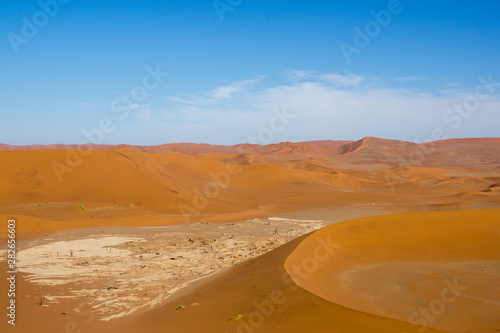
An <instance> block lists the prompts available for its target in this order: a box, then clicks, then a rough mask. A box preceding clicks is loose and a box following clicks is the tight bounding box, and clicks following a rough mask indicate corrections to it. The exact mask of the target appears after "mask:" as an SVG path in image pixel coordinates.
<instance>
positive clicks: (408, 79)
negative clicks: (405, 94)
mask: <svg viewBox="0 0 500 333" xmlns="http://www.w3.org/2000/svg"><path fill="white" fill-rule="evenodd" d="M424 79H425V78H424V77H423V76H403V77H398V78H396V81H397V82H418V81H422V80H424Z"/></svg>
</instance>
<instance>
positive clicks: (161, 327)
mask: <svg viewBox="0 0 500 333" xmlns="http://www.w3.org/2000/svg"><path fill="white" fill-rule="evenodd" d="M302 240H304V237H302V238H299V239H297V240H295V241H292V242H290V243H288V244H286V245H284V246H282V247H280V248H278V249H276V250H274V251H272V252H270V253H268V254H265V255H263V256H261V257H259V258H257V259H253V260H250V261H248V262H246V263H244V264H242V265H239V266H238V267H236V268H234V269H232V270H230V271H229V272H227V273H225V274H223V275H222V276H220V277H218V278H216V279H213V280H212V281H209V282H208V283H206V284H204V285H202V286H200V287H199V288H198V289H196V290H194V291H192V292H190V293H187V294H186V293H184V294H185V295H184V296H181V297H179V298H178V299H175V300H173V301H171V302H169V303H167V304H165V305H163V306H161V307H159V308H157V309H152V310H150V311H147V312H145V313H143V314H139V315H136V316H132V317H129V318H124V319H119V320H117V321H115V322H111V323H109V324H108V326H106V327H101V326H99V325H96V326H91V327H89V328H90V329H91V330H94V332H111V331H113V332H124V333H128V332H138V331H143V332H152V333H154V332H163V331H165V330H167V331H169V332H183V333H184V332H185V333H195V332H228V333H231V332H234V333H241V332H289V333H304V332H315V333H320V332H325V333H326V332H328V333H332V332H333V333H340V332H345V333H347V332H351V333H352V332H373V333H376V332H380V333H401V332H405V331H406V332H413V327H412V326H411V325H410V324H408V323H405V322H403V321H398V320H394V319H389V318H384V317H381V316H376V315H372V314H367V313H363V312H359V311H356V310H351V309H349V308H346V307H343V306H340V305H336V304H333V303H331V302H328V301H326V300H324V299H322V298H320V297H318V296H316V295H314V294H312V293H310V292H308V291H305V290H304V289H302V288H299V287H298V286H297V285H296V284H295V283H294V282H293V281H292V280H291V278H290V276H289V275H288V273H287V272H286V271H285V270H284V264H285V260H286V258H287V257H288V256H289V255H290V254H291V253H292V252H293V251H294V249H295V248H296V246H297V245H299V244H300V242H301V241H302ZM179 305H184V306H185V308H184V309H182V310H176V308H177V307H178V306H179ZM237 315H241V318H240V319H239V320H235V321H230V320H229V319H230V318H232V317H234V316H237ZM426 332H428V333H437V332H441V331H439V330H435V329H431V328H429V329H427V330H426Z"/></svg>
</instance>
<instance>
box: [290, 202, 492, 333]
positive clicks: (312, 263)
mask: <svg viewBox="0 0 500 333" xmlns="http://www.w3.org/2000/svg"><path fill="white" fill-rule="evenodd" d="M322 242H327V243H328V244H331V251H330V253H328V252H326V251H325V250H323V249H320V250H321V251H318V246H319V245H321V244H322ZM285 268H286V270H287V272H288V273H289V274H290V275H291V277H292V278H293V280H294V282H295V283H297V284H298V285H299V286H301V287H302V288H304V289H306V290H308V291H310V292H312V293H313V294H315V295H318V296H320V297H321V298H323V299H326V300H329V301H331V302H333V303H335V304H339V305H343V306H346V307H348V308H351V309H355V310H359V311H363V312H366V313H372V314H375V315H379V316H384V317H388V318H393V319H398V320H402V321H409V322H410V323H412V324H414V326H415V327H416V328H414V330H415V329H418V328H421V327H424V326H425V327H433V328H437V329H441V330H443V331H446V332H476V331H478V332H488V331H491V332H493V331H495V330H496V329H499V327H500V317H499V313H500V285H499V284H498V281H500V210H478V211H460V212H432V213H419V214H406V215H392V216H383V217H374V218H364V219H360V220H353V221H348V222H345V223H339V224H335V225H332V226H330V227H327V228H324V229H322V230H320V231H318V232H315V233H313V234H312V235H311V236H309V237H308V238H306V239H305V240H304V241H303V242H301V243H300V244H299V245H298V246H297V248H296V249H295V251H294V252H293V253H292V254H291V255H290V256H289V257H288V258H287V260H286V262H285ZM425 311H427V312H425ZM426 313H427V315H426Z"/></svg>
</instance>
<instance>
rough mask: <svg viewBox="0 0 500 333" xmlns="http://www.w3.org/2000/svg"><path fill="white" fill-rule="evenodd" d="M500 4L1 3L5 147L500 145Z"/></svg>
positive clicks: (0, 125) (0, 103)
mask: <svg viewBox="0 0 500 333" xmlns="http://www.w3.org/2000/svg"><path fill="white" fill-rule="evenodd" d="M499 12H500V3H499V2H498V1H493V0H485V1H481V2H479V3H472V2H466V1H439V2H436V1H426V0H420V1H411V0H401V1H398V0H390V1H333V0H329V1H326V0H325V1H320V0H307V1H306V0H303V1H298V0H282V1H278V0H275V1H273V0H217V1H213V0H162V1H147V0H141V1H139V0H137V1H128V0H122V1H106V0H99V1H94V0H85V1H84V0H41V1H31V0H2V1H0V13H1V15H0V143H6V144H16V145H27V144H52V143H63V144H77V143H85V142H93V143H105V144H122V143H126V144H138V145H158V144H163V143H173V142H194V143H209V144H224V145H228V144H238V143H244V142H252V143H259V144H268V143H276V142H283V141H292V142H297V141H308V140H359V139H361V138H363V137H365V136H374V137H381V138H386V139H398V140H406V141H413V142H424V141H430V140H436V139H443V138H463V137H498V136H500V135H499V130H498V128H499V127H498V123H499V119H500V117H499V114H500V66H499V64H500V62H499V59H500V20H498V13H499Z"/></svg>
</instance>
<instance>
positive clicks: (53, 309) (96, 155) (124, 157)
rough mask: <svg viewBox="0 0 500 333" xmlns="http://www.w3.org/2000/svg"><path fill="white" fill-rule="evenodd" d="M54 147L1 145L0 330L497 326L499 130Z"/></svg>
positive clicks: (453, 329)
mask: <svg viewBox="0 0 500 333" xmlns="http://www.w3.org/2000/svg"><path fill="white" fill-rule="evenodd" d="M69 148H70V147H64V146H50V147H39V146H38V147H12V146H2V147H0V150H3V151H0V156H1V158H2V161H6V163H2V164H1V165H0V173H1V174H2V178H1V179H0V198H1V199H0V220H2V221H4V223H2V224H3V225H5V228H2V230H0V269H1V270H2V272H5V273H2V274H3V276H5V277H6V276H7V273H6V272H7V271H8V267H7V235H8V230H7V221H8V220H9V219H11V218H15V219H16V236H17V239H16V240H17V243H16V251H17V260H16V264H17V271H18V273H17V284H16V306H17V313H16V326H12V325H8V324H7V320H6V319H5V318H4V319H3V320H2V323H1V324H0V325H1V326H0V327H1V328H2V332H4V331H6V332H32V331H37V332H138V331H143V332H178V333H183V332H398V333H403V332H407V333H412V332H419V333H422V332H424V331H425V332H457V333H458V332H485V333H486V332H498V331H500V287H499V283H498V281H500V160H499V159H498V156H500V140H499V139H461V140H446V141H438V142H434V143H427V144H420V145H416V144H412V143H408V142H400V141H392V140H382V139H376V138H365V139H363V140H360V141H358V142H335V141H321V142H308V143H282V144H278V145H269V146H252V145H240V146H209V145H191V144H178V145H164V146H158V147H140V146H120V147H113V146H93V147H86V148H85V152H86V155H78V154H80V153H81V152H82V151H83V148H82V147H73V148H74V149H73V150H69ZM87 148H88V150H87ZM79 151H81V152H80V153H79ZM75 154H77V155H75ZM68 156H69V157H68ZM75 156H76V157H77V156H80V159H78V158H76V157H75ZM61 165H63V166H65V167H66V168H67V169H64V168H63V169H60V167H61ZM61 170H65V171H61ZM69 170H71V171H69ZM8 289H9V284H8V281H7V279H6V278H3V279H1V280H0V290H1V295H2V296H1V300H2V304H4V305H5V306H7V305H8V301H9V299H8V298H7V297H6V296H7V291H8ZM4 309H5V307H4ZM3 317H6V316H5V315H4V316H3Z"/></svg>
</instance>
